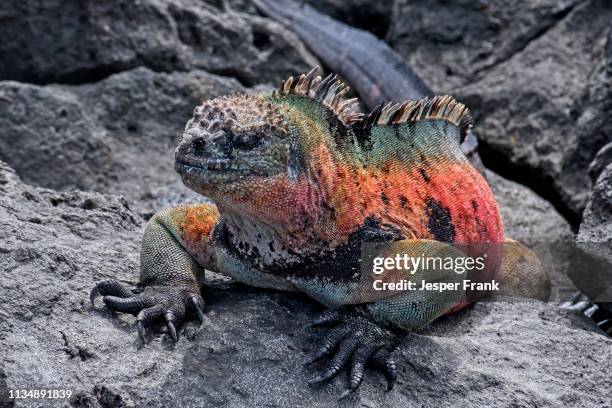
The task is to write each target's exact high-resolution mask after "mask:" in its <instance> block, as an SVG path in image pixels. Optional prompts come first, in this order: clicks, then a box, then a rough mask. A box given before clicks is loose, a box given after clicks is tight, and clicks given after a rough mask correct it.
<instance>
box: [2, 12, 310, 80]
mask: <svg viewBox="0 0 612 408" xmlns="http://www.w3.org/2000/svg"><path fill="white" fill-rule="evenodd" d="M0 16H2V24H1V25H0V37H2V38H4V39H7V41H2V43H0V79H13V80H19V81H25V82H34V83H49V82H64V83H82V82H91V81H93V80H96V79H100V78H104V77H106V76H108V75H109V74H112V73H116V72H120V71H124V70H127V69H131V68H134V67H138V66H147V67H149V68H151V69H154V70H156V71H175V70H182V71H184V70H190V69H205V70H207V71H209V72H212V73H218V74H224V75H231V76H233V77H235V78H238V79H239V80H240V81H242V82H243V83H245V84H247V85H252V84H255V83H259V82H266V81H272V82H274V83H276V82H278V81H281V80H282V79H284V78H286V77H287V76H289V75H290V74H293V73H295V72H302V71H306V70H307V69H308V68H309V67H310V66H312V65H313V63H314V61H315V60H314V58H313V57H312V56H310V54H308V53H307V52H306V51H305V49H304V47H303V46H302V45H301V44H300V43H299V41H297V39H296V37H295V36H294V35H293V34H291V33H290V32H288V31H287V30H285V29H283V28H282V27H281V26H280V25H278V24H275V23H272V22H270V21H269V20H266V19H262V18H260V17H257V16H254V15H249V14H245V13H241V12H239V11H238V10H232V9H226V8H225V7H224V6H223V2H220V1H209V2H202V1H197V0H142V1H138V2H133V1H122V0H111V1H103V2H100V1H93V0H86V1H83V0H69V1H65V0H62V1H60V0H53V1H49V0H45V1H41V0H36V1H28V2H2V3H1V5H0ZM8 39H10V41H9V40H8Z"/></svg>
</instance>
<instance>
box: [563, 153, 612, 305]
mask: <svg viewBox="0 0 612 408" xmlns="http://www.w3.org/2000/svg"><path fill="white" fill-rule="evenodd" d="M576 241H577V242H578V247H579V248H581V249H582V250H583V251H584V253H585V254H586V256H585V257H584V258H578V261H577V266H578V267H580V266H582V265H585V264H586V265H588V267H587V268H581V271H580V272H576V273H572V274H570V276H571V277H572V279H573V280H574V282H575V283H576V286H577V287H578V288H579V289H580V290H581V291H582V292H583V293H584V294H586V295H587V296H589V298H590V299H591V300H592V301H595V302H599V303H600V306H602V307H604V308H606V309H607V310H609V311H610V313H612V164H609V165H608V166H607V167H606V168H605V169H604V170H603V172H602V173H601V175H600V176H599V178H598V179H597V183H595V187H594V188H593V195H592V197H591V201H590V202H589V204H588V205H587V208H586V210H585V211H584V219H583V220H582V224H580V230H579V231H578V236H577V237H576ZM578 262H580V263H579V264H578Z"/></svg>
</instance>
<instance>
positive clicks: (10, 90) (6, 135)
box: [0, 68, 243, 205]
mask: <svg viewBox="0 0 612 408" xmlns="http://www.w3.org/2000/svg"><path fill="white" fill-rule="evenodd" d="M239 90H243V88H242V86H241V85H240V84H239V83H238V82H237V81H236V80H234V79H230V78H225V77H219V76H216V75H211V74H208V73H206V72H204V71H198V70H195V71H190V72H189V73H171V74H167V73H156V72H153V71H151V70H149V69H147V68H136V69H134V70H131V71H127V72H124V73H120V74H115V75H112V76H110V77H109V78H107V79H105V80H103V81H99V82H96V83H93V84H87V85H80V86H57V85H47V86H37V85H29V84H23V83H19V82H12V81H3V82H0V128H2V137H1V138H0V159H1V160H4V161H6V162H7V163H9V164H10V165H11V166H12V167H13V168H14V169H15V170H16V171H17V173H18V174H19V175H20V176H21V177H22V178H23V180H24V181H26V182H27V183H30V184H34V185H39V186H43V187H49V188H54V189H60V190H66V189H70V188H78V189H81V190H95V191H103V192H110V193H120V194H124V195H126V196H127V197H128V198H130V199H133V200H137V201H142V202H144V205H146V204H147V201H153V202H154V201H155V200H156V199H157V198H156V197H159V195H158V193H156V192H157V191H159V189H160V188H167V187H166V186H167V185H168V184H172V185H175V186H176V185H178V184H177V182H178V180H179V178H178V177H177V176H176V174H175V173H174V170H173V151H174V147H175V145H176V140H178V138H179V137H180V135H181V132H182V131H183V128H184V126H185V123H186V122H187V120H188V119H189V118H190V117H191V114H192V112H193V108H194V106H196V105H197V104H199V103H200V102H201V101H202V100H205V99H208V98H212V97H215V96H219V95H224V94H228V93H231V92H234V91H239ZM173 188H174V187H173ZM185 191H186V189H185Z"/></svg>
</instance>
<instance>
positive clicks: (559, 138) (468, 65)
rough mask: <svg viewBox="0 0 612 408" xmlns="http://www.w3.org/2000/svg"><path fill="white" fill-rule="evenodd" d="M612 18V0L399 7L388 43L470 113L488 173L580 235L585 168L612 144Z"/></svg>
mask: <svg viewBox="0 0 612 408" xmlns="http://www.w3.org/2000/svg"><path fill="white" fill-rule="evenodd" d="M611 18H612V5H611V4H610V2H607V1H604V0H589V1H581V0H564V1H556V0H544V1H528V2H522V3H521V6H520V7H517V6H516V4H515V3H514V2H507V1H503V0H493V1H486V2H485V1H482V2H480V1H479V2H474V1H459V2H446V1H435V2H433V3H432V2H431V1H417V2H413V1H404V0H400V1H398V2H397V3H396V6H395V8H394V16H393V18H392V25H391V29H390V32H389V35H388V39H389V41H390V42H391V43H392V44H393V46H394V47H395V49H397V50H398V51H399V52H400V53H401V54H402V55H404V56H405V58H406V60H407V62H408V63H409V64H411V65H412V66H413V68H414V69H415V70H416V71H417V73H418V74H420V75H422V76H423V77H424V79H425V80H426V81H427V82H428V83H430V84H431V85H432V86H433V87H434V89H436V90H438V91H444V92H450V93H452V94H455V95H456V96H457V97H458V98H460V99H461V100H462V101H463V102H465V103H467V104H468V106H470V108H471V109H472V111H473V113H474V116H475V119H476V123H477V125H478V129H477V131H478V135H479V138H480V140H481V153H482V157H483V161H484V163H485V165H487V166H489V167H490V168H492V169H493V170H495V171H497V172H498V173H500V174H502V175H504V176H506V177H509V178H512V179H514V180H518V181H520V182H521V183H522V184H526V185H528V186H530V187H531V188H533V189H534V190H536V191H538V193H539V194H541V195H543V196H544V197H545V198H547V199H549V200H550V201H552V202H553V204H554V205H555V207H556V208H557V209H558V210H559V211H560V212H561V213H562V214H563V215H564V216H565V217H566V218H568V219H569V220H570V222H571V223H572V224H573V226H574V227H577V225H578V224H579V215H580V212H581V211H582V209H583V208H584V206H585V204H586V202H587V199H588V193H589V191H590V182H589V179H588V175H587V171H586V169H587V167H588V165H589V163H590V162H591V160H592V159H593V157H594V156H595V154H596V153H597V151H598V150H599V148H601V147H602V146H603V145H604V144H605V143H606V142H609V141H610V137H612V136H611V135H612V132H611V130H612V119H610V115H609V113H608V112H609V111H610V103H611V102H610V101H611V100H612V98H611V95H612V93H611V92H610V90H611V88H610V84H611V83H612V80H611V75H612V71H611V69H610V66H611V65H610V61H612V60H611V58H612V41H611V40H610V39H608V40H607V41H606V36H608V35H609V33H610V29H609V28H610V19H611Z"/></svg>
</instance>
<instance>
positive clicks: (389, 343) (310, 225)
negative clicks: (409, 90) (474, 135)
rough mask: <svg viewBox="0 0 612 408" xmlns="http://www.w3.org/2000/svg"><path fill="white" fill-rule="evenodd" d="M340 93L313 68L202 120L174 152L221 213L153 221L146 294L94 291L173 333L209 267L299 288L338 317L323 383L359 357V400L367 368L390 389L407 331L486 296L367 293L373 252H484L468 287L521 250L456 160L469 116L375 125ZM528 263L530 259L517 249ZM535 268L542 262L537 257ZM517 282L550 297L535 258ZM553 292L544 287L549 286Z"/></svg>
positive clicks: (439, 106) (389, 117) (426, 114)
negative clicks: (366, 258) (482, 265)
mask: <svg viewBox="0 0 612 408" xmlns="http://www.w3.org/2000/svg"><path fill="white" fill-rule="evenodd" d="M344 93H346V90H345V88H344V85H343V84H342V83H341V82H339V81H335V78H330V77H328V78H326V79H323V80H322V79H321V78H320V77H317V76H316V71H315V70H313V71H311V72H310V73H308V74H307V75H302V76H300V78H299V79H298V80H297V81H293V79H292V78H290V79H289V80H287V81H286V82H284V83H283V85H282V86H281V89H280V91H279V92H273V93H266V94H262V95H259V96H247V95H235V96H229V97H222V98H217V99H214V100H212V101H207V102H205V103H204V104H202V105H201V106H199V107H197V108H196V110H195V112H194V117H193V119H192V120H190V121H189V123H188V124H187V126H186V129H185V133H184V135H183V138H182V141H181V143H180V144H179V146H178V147H177V149H176V162H175V163H176V164H175V168H176V170H177V171H178V173H179V174H180V175H181V176H182V178H183V181H184V183H185V184H186V185H187V186H189V187H190V188H192V189H193V190H195V191H197V192H199V193H201V194H203V195H205V196H207V197H210V198H211V199H213V200H214V201H215V203H216V206H213V205H206V204H200V205H192V206H182V207H177V208H174V209H169V210H164V211H161V212H160V213H158V214H156V215H155V216H154V217H153V218H152V219H151V221H150V222H149V225H148V226H147V229H146V232H145V235H144V238H143V243H142V253H141V283H142V285H143V286H144V287H145V289H144V292H143V293H141V294H138V295H134V294H132V293H131V292H130V291H129V289H128V288H126V287H124V286H122V285H121V284H119V283H117V282H115V281H106V282H102V283H100V284H98V285H97V287H96V288H95V289H94V291H93V292H92V300H93V299H94V298H95V297H96V296H97V295H104V296H105V297H104V302H105V303H106V304H107V305H108V306H109V307H111V308H113V309H115V310H118V311H122V312H128V313H133V314H136V315H137V325H138V329H139V333H140V335H141V336H144V327H145V326H147V325H149V324H151V323H152V322H153V321H155V320H158V319H161V318H164V319H165V320H166V322H167V324H168V328H169V332H170V335H171V336H173V337H174V338H176V337H177V334H176V328H175V324H176V323H177V322H180V321H182V320H183V319H184V318H185V315H186V313H187V311H189V310H193V311H194V312H196V313H198V315H199V316H202V305H203V299H202V297H201V293H200V284H201V283H202V280H203V279H202V278H203V274H202V270H203V269H209V270H212V271H216V272H220V273H224V274H227V275H229V276H232V277H233V278H234V279H236V280H238V281H241V282H244V283H247V284H250V285H254V286H259V287H267V288H274V289H281V290H289V291H301V292H304V293H306V294H308V295H309V296H311V297H313V298H314V299H316V300H318V301H319V302H321V303H323V304H325V305H326V306H329V307H331V308H332V309H331V310H330V311H329V312H326V313H325V314H324V315H323V316H321V317H320V318H319V319H317V321H316V322H315V323H316V324H335V327H333V328H332V329H331V330H330V331H329V333H328V334H327V336H326V337H325V338H324V339H323V341H322V343H321V346H320V347H319V348H318V349H317V350H315V352H314V353H313V355H312V356H311V360H312V361H315V360H318V359H321V358H323V357H325V356H327V355H329V354H331V353H332V352H333V351H334V350H335V349H336V348H337V353H336V354H335V355H334V356H333V357H331V360H330V362H329V364H328V366H327V368H326V369H325V370H324V371H323V373H322V374H321V375H320V376H319V377H317V378H315V379H314V380H313V382H321V381H324V380H327V379H328V378H331V377H332V376H333V375H335V374H336V373H337V372H338V371H339V370H340V369H341V368H342V367H343V366H344V365H345V364H346V363H347V362H348V361H349V360H351V376H350V381H349V388H348V390H347V392H346V394H345V395H348V393H350V392H352V391H354V390H355V389H357V388H358V386H359V384H360V383H361V381H362V379H363V372H364V366H365V363H366V362H367V361H368V360H371V361H373V362H375V363H378V365H380V366H382V367H383V368H384V370H385V372H386V375H387V378H388V380H389V384H390V387H391V386H392V385H393V382H394V380H395V377H396V365H395V362H394V361H393V359H392V357H391V351H392V350H393V348H394V347H395V344H396V343H397V341H398V339H399V338H400V337H401V335H402V333H405V332H407V331H411V330H415V329H418V328H420V327H423V326H424V325H426V324H428V323H430V322H431V321H433V320H434V319H436V318H437V317H439V316H440V315H442V314H444V313H449V312H452V311H455V310H458V309H460V308H462V307H465V306H466V305H467V304H469V303H471V302H472V301H474V300H475V299H476V298H477V297H478V296H479V293H476V292H464V291H459V292H455V293H451V294H449V293H443V292H436V291H404V292H399V293H391V294H390V293H379V292H374V291H372V290H371V274H369V273H364V272H362V270H361V267H360V257H361V252H360V249H361V245H362V244H363V243H388V244H390V243H393V245H394V247H393V250H394V251H396V252H403V253H407V254H411V255H412V256H419V255H421V254H422V253H426V254H427V255H431V256H461V255H469V256H472V257H476V256H483V255H489V262H490V263H489V267H487V268H486V269H485V270H483V271H482V272H480V273H479V274H478V275H475V276H472V278H473V279H477V280H478V279H480V280H483V281H486V280H488V279H490V278H491V277H493V276H497V275H498V274H500V273H501V275H499V279H502V280H504V279H505V280H506V281H508V280H512V279H511V278H512V276H513V275H512V274H513V270H514V269H515V268H514V266H515V265H516V264H517V263H518V262H520V261H523V260H525V259H527V258H526V257H525V256H521V254H520V251H519V252H517V253H514V252H512V253H506V254H502V253H500V252H499V251H497V250H496V249H495V248H496V247H495V246H494V245H493V246H486V245H482V244H500V243H503V242H504V241H505V238H504V233H503V226H502V223H501V219H500V216H499V212H498V210H497V206H496V203H495V199H494V197H493V195H492V193H491V190H490V189H489V186H488V185H487V183H486V181H485V180H484V179H483V178H482V176H481V175H480V174H479V173H478V171H476V170H475V169H474V168H473V167H472V166H471V165H470V164H469V162H468V161H467V159H466V157H465V155H464V154H463V153H462V152H461V148H460V141H461V140H462V137H463V136H464V135H465V132H466V131H467V130H468V129H469V126H470V119H469V114H468V112H467V109H465V107H464V106H463V105H462V104H459V103H457V102H455V101H454V100H452V98H450V97H436V98H433V99H431V100H422V101H419V102H410V103H408V102H406V103H405V104H402V105H401V106H400V105H387V106H386V107H384V108H382V109H378V110H375V111H374V112H372V113H371V114H370V115H369V116H368V117H366V118H363V117H361V116H360V114H357V113H355V112H353V111H352V110H351V109H350V105H351V103H350V101H344V100H343V99H342V96H343V94H344ZM521 251H522V249H521ZM529 259H531V258H529ZM524 270H528V271H529V273H528V274H525V273H522V274H519V275H517V276H520V277H521V281H520V282H515V283H517V284H527V285H528V286H529V287H535V288H538V289H536V291H535V292H536V293H535V295H536V296H540V295H543V294H544V292H545V283H546V275H545V273H544V272H543V270H542V269H541V267H540V266H539V264H537V262H536V261H531V262H529V268H527V269H522V271H524ZM427 273H428V274H429V275H424V272H423V273H421V272H419V273H417V274H416V275H408V276H398V275H397V274H395V275H393V274H392V275H389V276H388V277H387V279H389V280H394V279H397V278H406V279H414V280H417V279H431V280H433V281H444V282H456V281H458V279H459V276H460V275H458V274H456V273H455V272H454V271H450V272H449V271H446V270H433V271H428V272H427ZM539 288H542V289H539Z"/></svg>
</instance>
